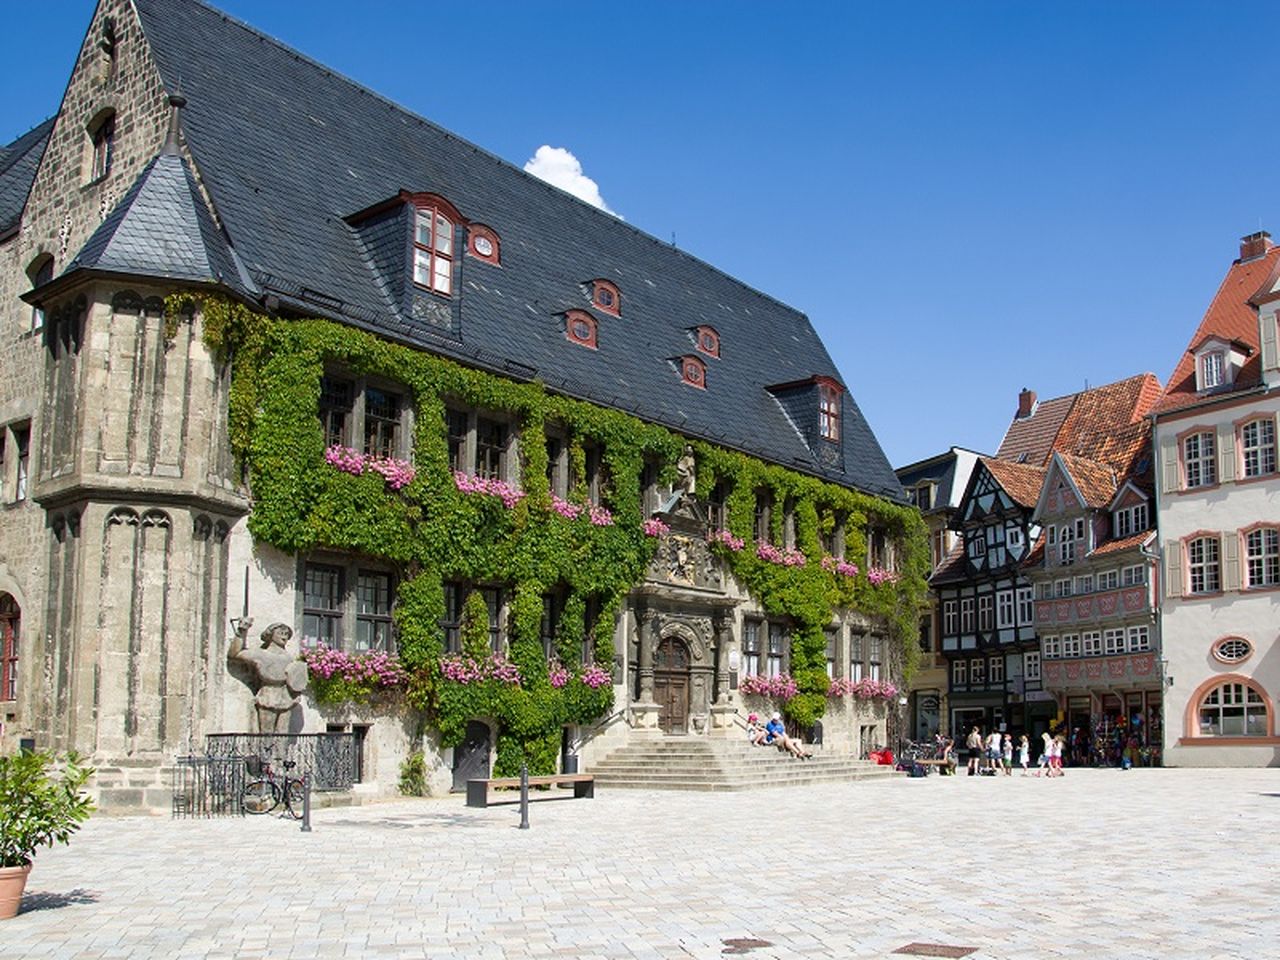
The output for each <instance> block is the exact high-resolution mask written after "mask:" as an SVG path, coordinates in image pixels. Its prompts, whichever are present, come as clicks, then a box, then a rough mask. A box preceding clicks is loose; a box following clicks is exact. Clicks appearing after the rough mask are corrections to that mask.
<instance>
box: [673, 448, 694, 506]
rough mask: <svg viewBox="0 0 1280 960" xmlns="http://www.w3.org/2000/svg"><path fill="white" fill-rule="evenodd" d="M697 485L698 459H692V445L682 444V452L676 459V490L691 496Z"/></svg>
mask: <svg viewBox="0 0 1280 960" xmlns="http://www.w3.org/2000/svg"><path fill="white" fill-rule="evenodd" d="M697 486H698V461H697V460H695V459H694V456H693V447H692V446H690V445H689V444H687V443H686V444H685V445H684V453H682V454H680V459H679V460H677V461H676V490H677V491H679V492H681V493H685V494H687V495H688V496H693V494H694V492H695V490H696V488H697Z"/></svg>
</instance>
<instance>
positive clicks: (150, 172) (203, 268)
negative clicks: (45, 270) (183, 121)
mask: <svg viewBox="0 0 1280 960" xmlns="http://www.w3.org/2000/svg"><path fill="white" fill-rule="evenodd" d="M78 269H84V270H97V271H102V272H108V273H123V274H139V273H140V274H145V275H146V276H153V277H165V278H168V279H174V280H187V281H196V282H209V283H224V284H226V285H227V286H229V287H231V288H232V289H234V290H237V291H243V284H242V281H241V277H240V272H239V270H237V268H236V265H235V263H234V261H233V259H232V255H231V251H230V249H229V248H228V247H227V244H226V241H225V240H224V238H223V236H222V234H221V232H220V231H219V230H218V228H217V226H216V225H215V224H214V222H213V218H212V217H211V216H210V214H209V209H208V207H207V206H206V205H205V203H204V201H203V199H202V198H201V197H200V193H199V191H198V190H197V188H196V184H195V180H194V179H193V178H192V176H191V172H190V171H189V170H188V169H187V165H186V162H185V161H184V160H183V159H182V158H181V157H180V156H178V155H177V153H176V152H172V153H171V152H164V153H161V154H160V156H158V157H156V158H155V159H154V160H152V161H151V162H150V163H149V164H148V165H147V166H146V168H145V169H144V170H143V171H142V173H141V174H140V175H139V177H138V179H137V180H136V181H135V182H134V185H133V186H132V187H131V188H130V189H129V192H128V193H127V194H125V196H124V198H123V199H122V200H121V201H120V203H118V204H117V205H116V208H115V209H114V210H113V211H112V212H111V214H110V215H109V216H108V217H107V219H106V220H104V221H102V223H101V224H100V225H99V226H98V229H97V230H95V231H94V232H93V235H92V236H91V237H90V238H89V240H88V242H87V243H86V244H85V245H84V247H83V248H82V249H81V250H80V252H79V253H78V254H76V257H75V259H74V260H72V261H71V263H69V264H68V265H67V268H66V270H65V271H64V275H65V274H69V273H72V272H74V271H75V270H78Z"/></svg>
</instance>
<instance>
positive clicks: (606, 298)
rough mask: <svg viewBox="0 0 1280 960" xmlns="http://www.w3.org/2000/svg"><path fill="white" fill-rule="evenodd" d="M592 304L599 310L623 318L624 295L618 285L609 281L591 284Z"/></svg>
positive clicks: (598, 281)
mask: <svg viewBox="0 0 1280 960" xmlns="http://www.w3.org/2000/svg"><path fill="white" fill-rule="evenodd" d="M591 303H592V304H593V305H594V306H595V308H596V309H597V310H601V311H603V312H605V313H608V314H612V315H613V316H615V317H620V316H622V294H621V293H620V292H619V291H618V287H617V285H616V284H614V283H611V282H610V281H608V280H593V281H592V282H591Z"/></svg>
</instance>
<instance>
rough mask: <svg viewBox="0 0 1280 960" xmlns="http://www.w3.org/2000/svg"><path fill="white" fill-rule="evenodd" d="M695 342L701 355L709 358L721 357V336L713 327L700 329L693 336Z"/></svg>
mask: <svg viewBox="0 0 1280 960" xmlns="http://www.w3.org/2000/svg"><path fill="white" fill-rule="evenodd" d="M693 341H694V343H695V344H696V345H697V347H698V350H699V351H700V352H701V353H705V354H706V355H707V356H708V357H719V356H720V334H718V333H716V331H715V329H714V328H713V327H708V326H701V327H698V328H697V329H696V330H695V331H694V334H693Z"/></svg>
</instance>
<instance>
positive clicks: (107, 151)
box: [89, 110, 116, 183]
mask: <svg viewBox="0 0 1280 960" xmlns="http://www.w3.org/2000/svg"><path fill="white" fill-rule="evenodd" d="M89 143H90V154H89V182H90V183H92V182H93V181H95V180H101V179H102V178H103V177H105V176H106V175H107V174H108V173H110V172H111V161H112V159H113V158H114V155H115V147H116V115H115V112H114V111H112V110H108V111H107V112H106V113H105V114H103V115H102V116H100V117H99V118H98V119H97V120H96V121H95V122H94V123H93V124H92V125H91V126H90V128H89Z"/></svg>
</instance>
